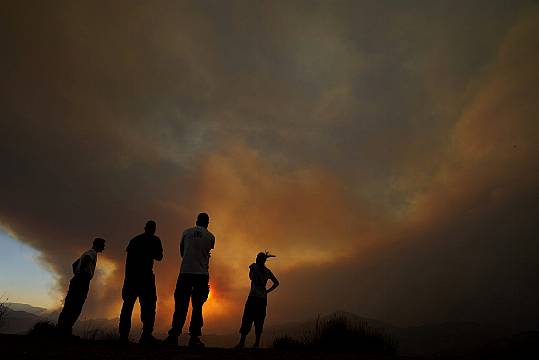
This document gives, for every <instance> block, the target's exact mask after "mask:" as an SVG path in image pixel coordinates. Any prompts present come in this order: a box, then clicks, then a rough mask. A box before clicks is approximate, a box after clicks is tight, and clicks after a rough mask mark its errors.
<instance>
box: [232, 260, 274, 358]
mask: <svg viewBox="0 0 539 360" xmlns="http://www.w3.org/2000/svg"><path fill="white" fill-rule="evenodd" d="M270 257H275V256H274V255H271V254H269V253H268V252H267V251H266V252H260V253H258V255H257V256H256V262H255V263H253V264H251V265H250V266H249V279H251V290H250V291H249V296H248V297H247V301H246V302H245V308H244V310H243V317H242V320H241V328H240V335H241V337H240V342H239V344H238V345H237V346H236V347H237V348H242V347H244V346H245V339H246V338H247V334H249V332H250V331H251V327H252V325H253V323H254V325H255V335H256V339H255V343H254V345H253V347H254V348H258V347H259V346H260V337H261V336H262V331H263V328H264V319H265V318H266V307H267V304H268V293H270V292H272V291H273V290H275V289H276V288H277V286H279V280H277V278H276V277H275V275H273V273H272V272H271V270H270V269H268V268H267V267H266V260H267V259H268V258H270ZM268 280H271V282H272V285H271V287H270V288H269V289H266V284H267V282H268Z"/></svg>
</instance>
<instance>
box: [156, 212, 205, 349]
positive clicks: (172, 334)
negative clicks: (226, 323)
mask: <svg viewBox="0 0 539 360" xmlns="http://www.w3.org/2000/svg"><path fill="white" fill-rule="evenodd" d="M209 222H210V218H209V216H208V214H206V213H200V214H198V217H197V221H196V226H195V227H192V228H189V229H187V230H185V231H184V232H183V234H182V238H181V240H180V254H181V256H182V258H183V260H182V264H181V268H180V274H179V275H178V281H177V282H176V291H174V302H175V306H174V316H173V317H172V327H171V329H170V330H169V332H168V338H167V340H166V342H167V343H168V344H173V345H178V336H179V335H180V334H181V332H182V329H183V325H184V323H185V319H186V317H187V311H188V310H189V300H191V304H192V306H193V311H192V314H191V324H190V325H189V335H190V336H191V337H190V339H189V346H192V347H203V346H204V343H202V341H200V338H199V336H201V335H202V332H201V330H202V325H203V323H204V321H203V318H202V306H203V305H204V303H205V302H206V300H208V295H209V292H210V288H209V272H208V268H209V261H210V256H211V254H210V252H211V250H212V249H213V248H214V246H215V237H214V236H213V234H212V233H211V232H209V231H208V224H209Z"/></svg>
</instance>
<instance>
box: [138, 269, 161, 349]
mask: <svg viewBox="0 0 539 360" xmlns="http://www.w3.org/2000/svg"><path fill="white" fill-rule="evenodd" d="M145 282H146V283H145V284H143V286H142V289H141V293H140V296H139V301H140V320H141V321H142V335H141V337H140V339H141V342H149V343H155V340H156V339H155V338H153V336H152V333H153V327H154V323H155V305H156V303H157V292H156V289H155V278H154V277H153V276H152V278H151V279H148V280H146V281H145Z"/></svg>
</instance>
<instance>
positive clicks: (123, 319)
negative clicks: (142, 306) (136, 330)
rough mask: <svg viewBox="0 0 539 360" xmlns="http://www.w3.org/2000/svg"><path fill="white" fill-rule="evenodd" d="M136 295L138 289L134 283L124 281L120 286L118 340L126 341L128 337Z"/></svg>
mask: <svg viewBox="0 0 539 360" xmlns="http://www.w3.org/2000/svg"><path fill="white" fill-rule="evenodd" d="M137 297H138V291H137V287H136V286H135V284H132V283H129V282H128V281H124V286H123V288H122V299H123V304H122V310H121V312H120V325H119V332H120V340H121V341H124V342H126V341H127V340H128V338H129V332H130V331H131V315H132V314H133V307H134V306H135V301H136V300H137Z"/></svg>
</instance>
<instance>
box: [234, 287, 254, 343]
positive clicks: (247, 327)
mask: <svg viewBox="0 0 539 360" xmlns="http://www.w3.org/2000/svg"><path fill="white" fill-rule="evenodd" d="M253 320H254V319H253V304H252V300H251V297H250V296H249V297H248V298H247V301H246V302H245V306H244V308H243V316H242V318H241V327H240V342H239V344H238V345H237V346H236V347H239V348H242V347H244V346H245V338H247V334H249V332H250V331H251V327H252V326H253Z"/></svg>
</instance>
